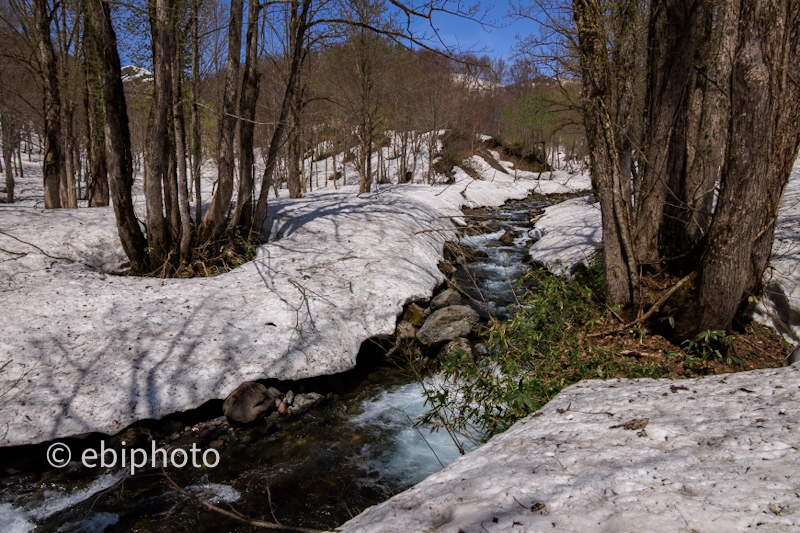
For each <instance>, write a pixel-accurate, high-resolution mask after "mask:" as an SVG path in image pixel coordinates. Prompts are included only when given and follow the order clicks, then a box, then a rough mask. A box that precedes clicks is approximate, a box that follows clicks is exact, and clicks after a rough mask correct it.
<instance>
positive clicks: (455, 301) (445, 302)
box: [430, 289, 461, 311]
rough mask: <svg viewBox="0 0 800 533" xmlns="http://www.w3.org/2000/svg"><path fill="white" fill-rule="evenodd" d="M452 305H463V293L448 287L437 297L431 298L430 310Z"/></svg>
mask: <svg viewBox="0 0 800 533" xmlns="http://www.w3.org/2000/svg"><path fill="white" fill-rule="evenodd" d="M451 305H461V295H460V294H458V292H456V291H454V290H453V289H447V290H445V291H442V292H440V293H439V294H437V295H436V297H435V298H434V299H433V300H431V305H430V310H431V311H436V310H437V309H441V308H442V307H450V306H451Z"/></svg>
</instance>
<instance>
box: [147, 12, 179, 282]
mask: <svg viewBox="0 0 800 533" xmlns="http://www.w3.org/2000/svg"><path fill="white" fill-rule="evenodd" d="M173 7H174V0H150V27H151V33H152V46H153V77H154V80H153V103H152V107H151V108H150V119H149V120H148V124H147V140H146V143H145V166H144V196H145V200H146V202H147V242H148V245H149V249H150V252H149V253H150V266H151V268H158V267H160V266H161V265H163V264H164V261H166V259H167V257H168V256H169V252H170V231H169V227H168V224H167V219H165V217H164V198H163V195H164V190H163V188H162V182H166V181H167V180H168V179H169V178H168V160H169V155H170V140H169V137H168V134H169V128H168V126H169V114H170V109H171V107H172V52H173V49H174V44H173V39H172V37H173V36H172V28H173V23H172V15H173Z"/></svg>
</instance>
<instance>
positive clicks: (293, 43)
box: [250, 0, 311, 235]
mask: <svg viewBox="0 0 800 533" xmlns="http://www.w3.org/2000/svg"><path fill="white" fill-rule="evenodd" d="M289 9H290V10H291V14H290V23H289V33H290V35H289V37H290V46H289V56H290V59H289V76H288V77H287V80H286V91H285V92H284V95H283V102H282V103H281V113H280V118H279V119H278V123H277V124H276V126H275V130H274V131H273V133H272V140H271V141H270V144H269V153H268V155H267V162H266V167H265V168H264V175H263V176H262V177H261V190H260V191H259V195H258V204H257V205H256V210H255V213H254V214H253V225H252V228H251V230H250V231H251V232H252V233H254V234H256V235H260V234H261V231H262V226H263V225H264V221H265V220H266V218H267V200H268V199H269V185H270V181H271V179H272V173H273V172H274V171H275V164H276V162H277V160H278V153H279V150H280V148H281V143H282V142H283V135H284V133H285V131H286V120H287V118H288V115H289V113H290V108H291V105H292V100H293V98H294V95H295V92H296V91H297V85H298V83H299V77H300V67H301V66H302V62H303V58H304V57H305V53H306V44H307V43H306V32H307V31H308V18H309V11H310V9H311V0H301V1H296V2H292V3H291V4H290V6H289Z"/></svg>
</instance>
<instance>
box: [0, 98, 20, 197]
mask: <svg viewBox="0 0 800 533" xmlns="http://www.w3.org/2000/svg"><path fill="white" fill-rule="evenodd" d="M13 122H14V121H13V120H12V119H11V116H10V115H9V112H8V111H7V110H5V109H4V110H3V112H2V114H0V128H2V132H3V161H5V173H6V203H7V204H13V203H14V170H13V168H12V165H11V158H12V157H14V156H13V155H12V149H11V139H12V137H13V133H12V131H11V130H12V129H14V128H15V127H17V126H16V125H15V124H14V123H13Z"/></svg>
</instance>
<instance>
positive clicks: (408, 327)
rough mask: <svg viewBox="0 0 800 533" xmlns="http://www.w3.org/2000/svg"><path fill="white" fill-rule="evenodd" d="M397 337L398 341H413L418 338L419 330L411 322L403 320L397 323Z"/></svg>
mask: <svg viewBox="0 0 800 533" xmlns="http://www.w3.org/2000/svg"><path fill="white" fill-rule="evenodd" d="M395 335H396V336H397V338H398V339H413V338H414V337H416V336H417V328H416V327H414V324H412V323H411V322H406V321H405V320H401V321H400V322H398V323H397V329H396V330H395Z"/></svg>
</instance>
